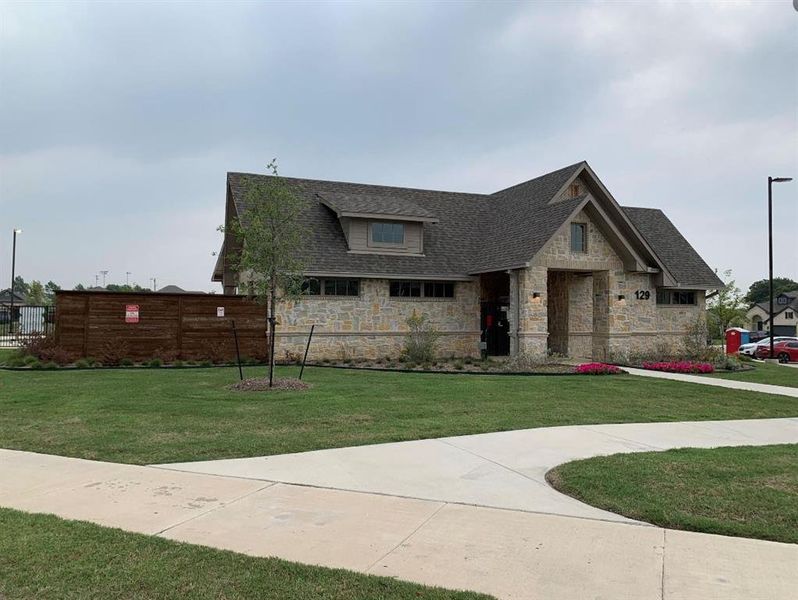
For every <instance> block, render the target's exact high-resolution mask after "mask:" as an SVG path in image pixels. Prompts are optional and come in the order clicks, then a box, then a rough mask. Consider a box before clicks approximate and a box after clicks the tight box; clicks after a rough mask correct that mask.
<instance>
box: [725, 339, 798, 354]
mask: <svg viewBox="0 0 798 600" xmlns="http://www.w3.org/2000/svg"><path fill="white" fill-rule="evenodd" d="M788 341H794V342H798V338H796V337H790V336H786V335H783V336H778V335H777V336H776V337H774V338H773V343H774V344H777V343H778V342H788ZM760 346H766V347H767V348H770V338H769V337H766V338H765V339H763V340H760V341H758V342H751V343H750V344H743V345H742V346H740V348H739V349H738V350H737V354H744V355H745V356H757V353H756V352H757V350H758V349H759V348H760Z"/></svg>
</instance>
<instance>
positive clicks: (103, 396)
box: [0, 367, 798, 464]
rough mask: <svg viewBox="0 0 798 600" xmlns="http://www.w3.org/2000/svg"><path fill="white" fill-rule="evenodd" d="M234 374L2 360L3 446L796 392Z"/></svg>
mask: <svg viewBox="0 0 798 600" xmlns="http://www.w3.org/2000/svg"><path fill="white" fill-rule="evenodd" d="M296 372H297V371H296V369H294V368H290V369H289V368H286V369H283V370H282V372H281V374H282V375H294V374H296ZM263 373H264V369H263V368H262V367H259V368H249V369H247V371H246V374H249V375H257V374H261V375H262V374H263ZM237 375H238V373H237V370H236V369H234V368H218V369H180V370H172V369H151V370H150V369H127V370H125V369H116V370H96V371H91V370H87V371H46V372H43V371H24V372H20V371H0V447H3V448H12V449H18V450H30V451H35V452H43V453H48V454H60V455H65V456H76V457H81V458H89V459H99V460H107V461H114V462H126V463H137V464H147V463H163V462H178V461H189V460H208V459H220V458H232V457H243V456H258V455H269V454H281V453H286V452H300V451H305V450H314V449H320V448H332V447H342V446H352V445H358V444H369V443H381V442H392V441H399V440H412V439H422V438H433V437H441V436H450V435H463V434H470V433H482V432H489V431H502V430H511V429H522V428H529V427H542V426H551V425H571V424H579V423H633V422H643V421H676V420H706V419H742V418H764V417H788V416H789V417H792V416H798V400H796V399H794V398H788V397H783V396H774V395H767V394H758V393H753V392H745V391H736V390H727V389H722V388H713V387H709V386H703V385H697V384H691V383H682V382H677V381H666V380H659V379H649V378H637V377H632V376H609V377H587V376H564V377H551V376H536V377H516V376H490V375H431V374H420V373H409V374H408V373H384V372H364V371H345V370H338V369H323V368H309V369H307V370H306V371H305V376H306V377H305V378H306V380H307V381H308V382H310V383H312V384H313V388H312V389H310V390H309V391H305V392H289V391H283V392H276V393H272V394H267V393H255V392H249V393H247V392H235V391H231V390H228V389H226V386H227V385H228V384H230V383H233V382H235V381H236V378H237Z"/></svg>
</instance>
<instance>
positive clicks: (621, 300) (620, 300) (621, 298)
mask: <svg viewBox="0 0 798 600" xmlns="http://www.w3.org/2000/svg"><path fill="white" fill-rule="evenodd" d="M618 304H620V305H621V306H623V305H625V304H626V296H624V295H623V294H618Z"/></svg>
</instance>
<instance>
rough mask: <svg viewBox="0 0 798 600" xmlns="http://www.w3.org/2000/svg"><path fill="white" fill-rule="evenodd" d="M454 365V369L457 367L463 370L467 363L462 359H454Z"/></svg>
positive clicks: (458, 369) (457, 369)
mask: <svg viewBox="0 0 798 600" xmlns="http://www.w3.org/2000/svg"><path fill="white" fill-rule="evenodd" d="M452 366H453V367H454V369H455V370H456V371H462V370H463V368H464V367H465V365H464V364H463V361H462V360H456V361H454V364H453V365H452Z"/></svg>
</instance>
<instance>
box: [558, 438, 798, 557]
mask: <svg viewBox="0 0 798 600" xmlns="http://www.w3.org/2000/svg"><path fill="white" fill-rule="evenodd" d="M547 478H548V480H549V482H550V483H551V484H552V485H553V486H554V487H556V488H557V489H558V490H560V491H562V492H564V493H566V494H568V495H570V496H574V497H575V498H578V499H579V500H581V501H583V502H586V503H587V504H591V505H593V506H597V507H599V508H603V509H606V510H609V511H612V512H614V513H619V514H622V515H625V516H627V517H630V518H632V519H637V520H639V521H646V522H648V523H653V524H655V525H661V526H662V527H668V528H671V529H687V530H690V531H701V532H705V533H717V534H721V535H733V536H741V537H750V538H760V539H763V540H773V541H778V542H791V543H794V544H795V543H798V502H796V498H798V445H794V444H793V445H779V446H762V447H735V448H717V449H712V450H703V449H700V450H699V449H695V448H682V449H678V450H669V451H667V452H645V453H641V454H615V455H612V456H603V457H597V458H590V459H586V460H579V461H574V462H570V463H566V464H564V465H561V466H559V467H557V468H556V469H553V470H552V471H550V472H549V473H548V474H547Z"/></svg>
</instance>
